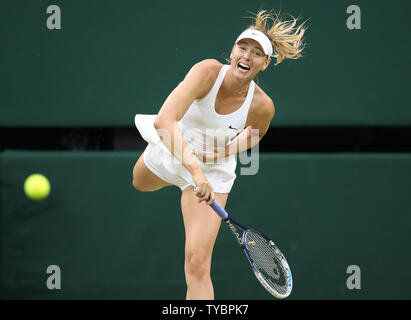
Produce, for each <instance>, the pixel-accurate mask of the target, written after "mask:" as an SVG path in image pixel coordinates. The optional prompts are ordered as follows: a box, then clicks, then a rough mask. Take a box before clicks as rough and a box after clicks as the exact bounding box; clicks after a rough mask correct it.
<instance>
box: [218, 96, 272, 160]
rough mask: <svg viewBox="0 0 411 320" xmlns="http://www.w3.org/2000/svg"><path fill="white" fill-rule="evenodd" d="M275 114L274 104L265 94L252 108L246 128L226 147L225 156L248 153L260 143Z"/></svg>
mask: <svg viewBox="0 0 411 320" xmlns="http://www.w3.org/2000/svg"><path fill="white" fill-rule="evenodd" d="M274 114H275V106H274V103H273V101H272V100H271V98H270V97H268V96H267V95H265V94H264V95H263V97H260V98H259V99H258V100H257V101H256V103H255V104H254V105H252V106H251V107H250V111H249V113H248V117H247V121H246V125H245V127H246V128H245V129H244V130H243V131H242V132H241V133H240V134H239V135H238V136H237V137H236V138H235V139H234V140H233V142H232V143H231V144H230V145H228V146H227V147H226V150H225V156H229V155H231V154H235V153H240V152H243V151H246V150H248V149H251V148H252V147H254V146H255V145H256V144H257V143H259V142H260V141H261V139H262V138H263V137H264V136H265V134H266V133H267V131H268V129H269V127H270V123H271V120H272V119H273V118H274Z"/></svg>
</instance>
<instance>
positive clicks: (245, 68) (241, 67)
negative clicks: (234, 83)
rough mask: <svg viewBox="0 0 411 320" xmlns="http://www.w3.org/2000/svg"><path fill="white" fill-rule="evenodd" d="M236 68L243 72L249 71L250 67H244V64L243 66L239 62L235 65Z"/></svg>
mask: <svg viewBox="0 0 411 320" xmlns="http://www.w3.org/2000/svg"><path fill="white" fill-rule="evenodd" d="M237 67H238V68H239V69H240V70H243V71H249V70H250V66H248V65H246V64H244V63H241V62H239V63H238V64H237Z"/></svg>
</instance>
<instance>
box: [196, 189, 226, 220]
mask: <svg viewBox="0 0 411 320" xmlns="http://www.w3.org/2000/svg"><path fill="white" fill-rule="evenodd" d="M196 191H197V187H195V188H194V192H196ZM210 206H211V208H213V209H214V211H215V212H216V213H217V214H218V215H219V216H220V217H221V219H223V220H225V219H227V218H228V213H227V211H225V209H224V208H223V207H222V206H221V204H219V203H218V201H217V200H214V201H213V203H212V204H210Z"/></svg>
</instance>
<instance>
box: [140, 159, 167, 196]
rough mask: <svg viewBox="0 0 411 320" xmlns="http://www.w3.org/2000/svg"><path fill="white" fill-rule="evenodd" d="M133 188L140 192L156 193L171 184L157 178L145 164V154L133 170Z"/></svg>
mask: <svg viewBox="0 0 411 320" xmlns="http://www.w3.org/2000/svg"><path fill="white" fill-rule="evenodd" d="M133 186H134V188H136V189H137V190H139V191H156V190H159V189H161V188H163V187H166V186H171V184H169V183H167V182H165V181H164V180H162V179H160V178H159V177H157V176H156V175H155V174H154V173H153V172H151V170H150V169H148V168H147V166H146V164H145V163H144V153H143V154H142V155H141V156H140V158H139V159H138V160H137V162H136V164H135V166H134V169H133Z"/></svg>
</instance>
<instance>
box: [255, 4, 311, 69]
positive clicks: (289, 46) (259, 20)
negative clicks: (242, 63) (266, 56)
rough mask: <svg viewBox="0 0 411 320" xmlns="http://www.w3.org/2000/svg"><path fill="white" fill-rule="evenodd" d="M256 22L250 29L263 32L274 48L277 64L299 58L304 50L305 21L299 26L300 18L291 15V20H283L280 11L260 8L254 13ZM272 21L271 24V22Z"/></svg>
mask: <svg viewBox="0 0 411 320" xmlns="http://www.w3.org/2000/svg"><path fill="white" fill-rule="evenodd" d="M251 18H253V20H254V24H253V25H251V26H249V29H255V30H259V31H261V32H263V33H264V34H265V35H266V36H267V37H268V39H269V40H270V41H271V44H272V46H273V49H274V53H273V57H275V58H276V59H277V61H276V63H275V65H277V64H279V63H281V62H282V61H283V60H285V59H298V58H300V57H302V55H301V52H302V51H303V50H304V47H305V43H304V39H303V36H304V33H305V31H306V30H307V27H306V25H305V22H303V23H302V24H300V25H299V26H297V22H298V19H295V18H294V17H293V16H291V18H292V19H291V20H282V18H281V17H280V14H279V13H273V12H268V11H266V10H260V11H259V12H258V13H256V14H253V17H251ZM270 21H272V23H271V26H269V22H270Z"/></svg>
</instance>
